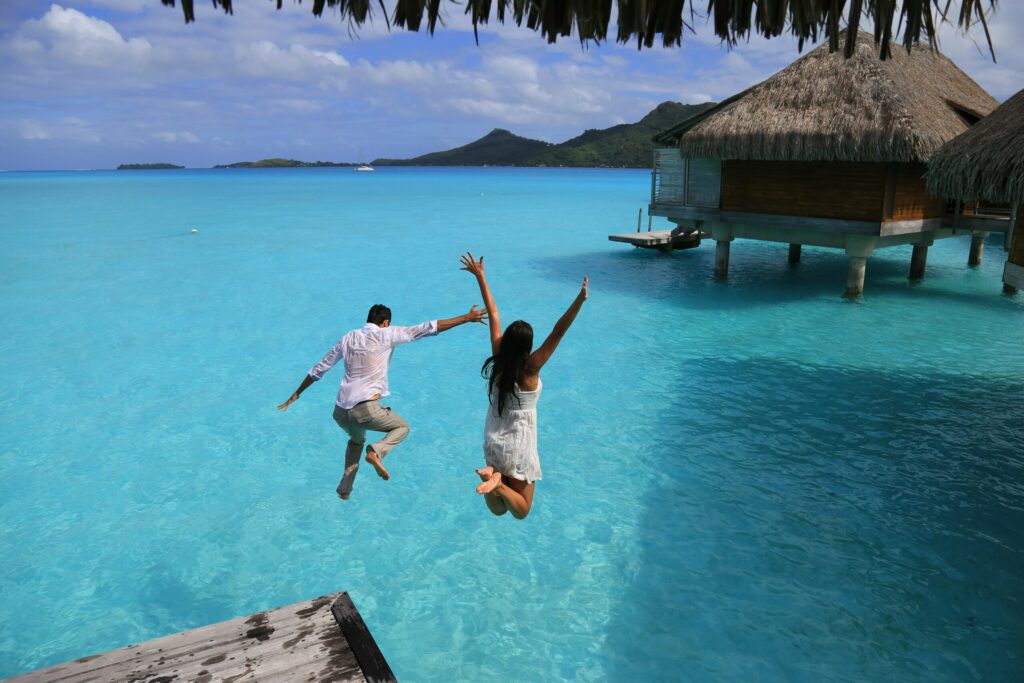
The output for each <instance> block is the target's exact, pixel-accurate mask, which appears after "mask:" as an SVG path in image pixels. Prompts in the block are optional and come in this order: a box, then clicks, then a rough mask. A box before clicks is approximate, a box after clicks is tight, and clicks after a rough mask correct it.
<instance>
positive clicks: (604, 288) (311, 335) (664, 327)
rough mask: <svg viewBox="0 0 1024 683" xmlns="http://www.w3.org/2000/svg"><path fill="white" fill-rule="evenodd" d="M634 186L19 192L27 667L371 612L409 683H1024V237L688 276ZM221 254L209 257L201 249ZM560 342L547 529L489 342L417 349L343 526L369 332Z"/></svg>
mask: <svg viewBox="0 0 1024 683" xmlns="http://www.w3.org/2000/svg"><path fill="white" fill-rule="evenodd" d="M648 190H649V176H648V175H647V174H646V173H645V172H643V171H613V170H554V169H551V170H543V169H533V170H509V169H456V170H438V169H419V170H412V169H381V170H378V171H377V172H376V173H373V174H357V173H352V172H350V171H347V170H323V169H313V170H281V171H275V170H261V171H180V172H148V173H115V172H92V173H30V174H18V173H8V174H4V175H3V177H2V178H0V319H2V321H3V334H2V335H0V410H2V413H0V415H2V419H3V423H2V424H3V429H2V435H0V487H2V488H0V490H2V497H0V556H2V558H3V560H2V562H0V676H5V675H11V674H16V673H19V672H22V671H26V670H29V669H32V668H35V667H40V666H45V665H49V664H53V663H56V662H59V661H62V660H66V659H69V658H74V657H80V656H83V655H88V654H90V653H94V652H97V651H102V650H106V649H109V648H114V647H119V646H123V645H126V644H128V643H132V642H137V641H140V640H144V639H148V638H152V637H156V636H160V635H163V634H167V633H171V632H175V631H178V630H182V629H188V628H192V627H196V626H200V625H204V624H208V623H211V622H215V621H219V620H223V619H227V618H230V617H234V616H237V615H242V614H248V613H251V612H255V611H258V610H262V609H265V608H269V607H274V606H278V605H283V604H287V603H291V602H294V601H298V600H301V599H305V598H309V597H312V596H316V595H319V594H323V593H328V592H333V591H338V590H348V591H350V592H351V594H352V596H353V598H354V600H355V602H356V604H357V606H358V607H359V608H360V610H361V612H362V613H363V615H364V617H365V619H366V621H367V622H368V624H369V626H370V628H371V629H372V631H373V633H374V636H375V637H376V639H377V641H378V642H379V644H380V646H381V648H382V650H383V652H384V653H385V655H386V656H387V658H388V659H389V661H390V663H391V665H392V667H393V668H394V670H395V672H396V673H397V675H398V677H399V678H400V679H402V680H406V681H452V680H463V681H479V680H510V681H511V680H516V681H551V680H580V681H588V680H618V681H655V680H698V681H699V680H726V681H728V680H739V679H745V680H750V679H754V680H807V681H821V680H860V681H875V680H927V681H962V680H974V679H977V680H1013V679H1016V680H1020V679H1021V677H1022V676H1024V659H1022V658H1024V655H1022V652H1024V609H1022V608H1024V605H1022V601H1024V389H1022V386H1024V383H1022V380H1024V347H1022V345H1021V339H1022V338H1024V296H1020V297H1017V298H1009V297H1004V296H1001V295H1000V293H999V291H1000V277H999V275H1000V272H1001V267H1002V265H1001V262H1002V259H1003V256H1002V251H1001V249H999V248H998V247H999V243H998V238H996V237H993V238H992V239H991V240H990V241H989V243H988V246H987V252H986V261H985V263H984V265H983V266H982V267H981V268H979V269H974V270H972V269H968V268H966V267H965V261H966V257H967V241H966V239H955V240H947V241H943V242H940V243H938V244H936V245H935V247H933V249H932V253H931V255H930V262H929V265H928V268H929V271H928V278H927V279H926V280H925V281H924V282H923V283H921V284H919V285H916V286H912V285H910V284H908V283H907V281H906V279H905V273H906V270H907V265H908V262H909V256H910V254H909V248H899V249H893V250H887V251H882V252H880V253H879V254H878V255H877V256H876V257H874V258H873V259H871V261H870V262H869V266H868V275H867V289H866V296H865V297H864V299H863V300H862V301H861V302H859V303H849V302H845V301H843V300H842V299H841V297H840V292H841V290H842V288H843V285H844V281H845V272H846V260H845V258H844V257H843V255H842V254H841V253H839V252H836V251H829V250H818V249H811V248H807V249H805V250H804V258H803V262H802V263H801V264H800V266H799V267H798V268H795V269H791V268H788V267H787V265H786V248H785V245H766V244H761V243H754V242H743V241H738V242H736V243H735V244H734V245H733V258H732V271H731V275H730V279H729V280H728V282H725V283H720V282H714V281H712V279H711V278H710V274H711V269H712V261H713V248H712V246H711V245H705V246H703V247H702V248H700V249H699V250H693V251H687V252H678V253H675V254H672V255H663V254H659V253H656V252H646V251H640V250H634V249H632V248H630V247H627V246H625V245H615V244H611V243H609V242H607V241H606V235H607V234H609V233H611V232H618V231H625V230H629V229H631V226H633V225H635V223H634V221H635V217H636V210H637V208H638V207H639V206H640V205H641V204H643V203H644V201H645V197H646V195H647V192H648ZM193 227H195V228H198V233H197V234H194V235H193V234H191V233H190V230H191V228H193ZM465 249H472V250H473V251H474V252H475V253H477V254H483V255H485V256H486V257H487V259H486V262H487V266H488V272H489V274H490V277H491V279H492V282H493V283H494V289H495V293H496V296H497V300H498V303H499V305H500V306H501V311H502V315H503V317H504V319H505V320H506V321H511V320H514V319H516V318H520V317H521V318H525V319H527V320H529V321H531V322H533V323H534V325H535V327H536V328H537V329H538V334H540V333H541V332H544V331H546V329H547V328H548V327H549V326H550V325H551V324H552V323H553V322H554V321H555V319H556V318H557V316H558V315H559V314H560V313H561V311H562V310H563V308H564V306H566V305H567V304H568V303H569V302H570V300H571V299H572V297H573V296H574V295H575V293H576V291H577V286H578V283H579V281H580V278H581V277H582V276H583V275H584V274H587V275H589V276H590V278H591V282H592V295H591V300H590V301H589V302H588V303H587V305H586V307H585V308H584V310H583V312H582V314H581V315H580V317H579V320H578V321H577V323H576V325H575V326H574V327H573V329H572V331H571V332H570V334H569V335H568V337H567V339H566V340H565V342H564V344H563V346H562V348H561V349H560V350H559V352H558V355H557V356H556V357H555V359H554V360H553V362H552V363H551V364H550V366H549V367H548V368H547V369H546V370H545V392H544V396H543V398H542V400H541V405H540V411H541V421H540V425H541V428H540V442H541V457H542V461H543V464H544V473H545V479H544V480H543V482H541V483H540V484H539V485H538V491H537V499H536V504H535V506H534V510H533V513H532V514H531V516H530V518H529V519H528V520H527V521H525V522H522V523H519V522H515V521H514V520H512V519H509V518H494V517H492V516H491V515H490V514H488V513H487V511H486V509H485V506H484V504H483V502H482V501H481V500H480V499H479V497H478V496H477V495H476V494H475V493H474V491H473V489H474V487H475V485H476V483H477V482H476V480H475V479H476V478H475V475H474V474H473V468H474V467H477V466H479V464H480V463H481V451H480V443H481V435H482V426H483V414H484V405H485V404H484V396H483V387H482V382H481V380H480V379H479V374H478V371H479V366H480V363H481V362H482V360H483V359H484V357H485V355H486V353H487V342H486V332H485V329H484V328H483V327H482V326H481V327H474V328H466V327H462V328H457V329H455V330H453V331H451V332H447V333H445V334H443V335H442V336H440V337H438V338H436V339H428V340H426V341H423V342H419V343H416V344H413V345H412V346H409V347H405V348H402V349H400V350H399V351H398V353H397V354H396V356H395V361H394V364H393V366H392V390H393V393H394V396H393V398H392V399H391V402H390V403H391V405H392V406H393V407H394V408H395V410H396V411H397V412H399V413H400V414H402V415H403V416H405V417H406V418H407V419H408V420H409V421H410V423H411V424H412V434H411V436H410V437H409V439H408V440H407V442H406V443H404V444H403V445H402V446H401V447H400V448H399V449H398V450H397V451H395V453H394V454H393V455H392V456H391V458H389V461H388V462H389V466H390V468H391V471H392V473H393V478H392V480H391V481H389V482H381V481H380V480H378V479H377V478H376V477H375V476H373V474H372V472H370V471H367V469H366V468H364V470H363V471H362V472H361V473H360V475H359V480H358V481H357V482H356V489H355V492H354V494H353V496H352V499H351V500H350V501H348V502H347V503H343V502H341V501H339V500H338V499H337V498H336V497H335V495H334V487H335V484H336V482H337V479H338V477H339V476H340V472H341V458H342V450H343V446H344V440H343V437H342V434H341V432H340V430H339V429H338V428H337V427H336V426H335V425H334V423H333V422H332V420H331V417H330V416H331V410H332V405H333V398H334V393H335V390H336V387H337V382H338V381H339V380H340V374H339V371H338V370H335V371H334V372H333V373H332V374H331V375H329V376H328V378H327V379H326V380H325V381H324V382H322V383H320V384H318V385H315V386H314V387H313V388H311V389H310V390H309V391H308V392H307V393H306V394H305V395H304V396H303V397H302V399H301V400H300V401H299V402H298V403H297V404H296V405H295V406H294V407H293V408H292V409H291V410H290V411H289V412H287V413H280V412H278V411H276V410H275V409H274V406H275V405H276V404H277V403H279V402H280V401H282V400H284V399H285V398H286V397H287V396H288V395H289V394H290V393H291V391H292V390H293V389H294V388H295V386H296V385H297V384H298V382H299V381H300V380H301V379H302V377H303V375H304V373H305V372H306V370H307V369H308V368H309V367H310V366H311V365H312V364H313V363H314V362H316V361H317V360H318V359H319V358H320V357H321V355H322V354H323V353H324V352H325V351H326V350H327V349H328V348H329V347H330V346H331V344H332V343H333V342H334V341H335V340H336V338H338V337H339V336H340V335H341V334H343V333H344V332H345V331H347V330H348V329H350V328H352V327H356V326H358V325H360V324H361V323H362V321H363V320H364V319H365V318H364V316H365V311H366V309H367V307H368V306H369V305H370V304H372V303H377V302H385V303H388V304H390V305H391V306H392V308H393V309H394V312H395V316H396V322H397V323H415V322H419V321H421V320H423V319H427V318H431V317H438V316H450V315H456V314H459V313H462V312H463V311H464V310H466V309H468V308H469V306H470V304H473V303H476V302H477V301H478V300H479V297H478V294H477V292H476V291H475V287H474V283H473V281H472V279H471V278H470V277H469V276H468V275H467V274H466V273H463V272H460V271H459V270H458V269H457V265H458V256H459V253H460V252H461V251H463V250H465Z"/></svg>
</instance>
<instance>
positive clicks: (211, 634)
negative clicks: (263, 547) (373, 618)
mask: <svg viewBox="0 0 1024 683" xmlns="http://www.w3.org/2000/svg"><path fill="white" fill-rule="evenodd" d="M394 680H395V676H394V674H393V673H392V672H391V668H390V667H389V666H388V663H387V662H386V661H385V660H384V657H383V655H381V652H380V650H379V649H378V648H377V644H376V643H375V642H374V640H373V636H371V635H370V632H369V630H368V629H367V628H366V624H364V623H363V619H362V617H361V616H360V615H359V612H358V611H357V610H356V608H355V605H353V604H352V600H351V599H350V598H349V596H348V593H334V594H333V595H324V596H321V597H319V598H314V599H313V600H306V601H303V602H298V603H295V604H294V605H288V606H286V607H279V608H277V609H273V610H269V611H266V612H259V613H257V614H253V615H251V616H248V617H239V618H237V619H232V620H230V621H223V622H221V623H219V624H212V625H210V626H204V627H202V628H197V629H193V630H191V631H184V632H182V633H176V634H174V635H170V636H164V637H162V638H156V639H154V640H148V641H146V642H144V643H139V644H137V645H129V646H128V647H125V648H121V649H120V650H111V651H110V652H104V653H103V654H98V655H92V656H90V657H82V658H81V659H76V660H74V661H71V662H65V663H64V664H57V665H56V666H51V667H48V668H45V669H38V670H36V671H31V672H29V673H27V674H22V675H20V676H15V677H14V678H10V679H7V683H42V682H44V681H45V682H46V683H51V682H54V683H56V682H58V681H59V682H66V683H86V682H87V681H89V682H91V683H99V682H101V681H102V682H105V681H125V682H126V683H127V682H128V681H131V682H133V683H170V682H171V681H174V683H186V682H189V683H191V682H195V683H217V682H223V683H228V682H231V683H234V682H237V683H248V682H254V681H255V682H259V683H277V682H281V681H296V682H298V681H303V682H308V683H313V682H321V681H339V682H345V683H348V682H350V681H351V682H362V681H366V682H367V683H387V682H388V681H394Z"/></svg>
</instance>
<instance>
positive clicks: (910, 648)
mask: <svg viewBox="0 0 1024 683" xmlns="http://www.w3.org/2000/svg"><path fill="white" fill-rule="evenodd" d="M686 375H687V376H686V377H684V378H681V380H680V391H679V396H680V400H679V403H678V405H674V406H673V405H667V406H664V409H665V411H666V413H665V418H666V419H665V420H663V421H662V423H661V425H662V427H661V428H660V429H659V430H658V432H659V433H657V434H656V435H655V438H654V440H653V441H652V443H651V444H650V445H649V446H648V448H649V451H648V452H647V453H646V454H644V457H645V458H646V459H647V461H648V462H649V465H648V467H649V468H650V471H649V472H646V474H647V475H649V476H651V477H652V478H653V479H654V481H655V484H654V486H653V487H652V490H651V491H650V493H649V494H648V495H647V496H646V499H645V500H644V501H643V503H642V505H641V508H642V512H641V513H640V517H639V521H638V522H637V523H638V525H639V529H638V530H637V535H638V537H639V539H640V541H639V545H638V548H637V553H636V554H635V555H633V556H629V557H623V558H622V560H621V561H622V562H623V564H624V568H623V569H624V570H625V571H626V572H627V573H628V575H630V576H631V577H632V578H633V581H632V584H631V587H630V588H629V589H628V590H626V591H625V593H624V594H622V595H621V596H619V597H620V601H619V603H618V605H617V606H616V607H615V608H614V616H613V618H612V619H611V621H610V623H609V625H608V630H607V634H608V638H607V640H606V642H605V646H604V647H605V649H606V651H607V653H608V656H609V659H610V660H611V662H612V664H611V668H610V670H609V671H608V673H609V678H610V679H611V680H644V681H653V680H743V679H744V678H747V677H752V678H753V679H755V680H765V679H767V680H931V681H936V680H965V679H981V680H1024V657H1021V655H1020V652H1021V645H1022V644H1024V389H1022V387H1021V386H1020V384H1018V383H1014V382H1009V381H998V380H988V379H984V378H981V377H976V376H956V375H946V374H939V373H931V374H928V373H920V374H912V375H911V374H903V373H887V372H878V371H864V370H860V369H845V368H842V367H815V366H807V365H796V364H791V363H787V362H784V361H773V360H766V359H756V360H746V361H728V360H721V359H710V360H708V359H698V360H694V361H693V362H692V363H690V364H688V367H687V372H686ZM694 396H700V400H699V402H697V403H694V402H693V401H692V398H693V397H694ZM669 418H671V419H669Z"/></svg>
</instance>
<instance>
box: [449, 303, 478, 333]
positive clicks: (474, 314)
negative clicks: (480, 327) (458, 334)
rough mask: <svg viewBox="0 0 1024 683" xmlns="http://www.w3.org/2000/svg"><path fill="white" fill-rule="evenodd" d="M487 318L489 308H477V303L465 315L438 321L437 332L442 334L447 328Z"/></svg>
mask: <svg viewBox="0 0 1024 683" xmlns="http://www.w3.org/2000/svg"><path fill="white" fill-rule="evenodd" d="M486 320H487V309H486V308H481V309H480V310H477V304H473V306H472V307H471V308H470V309H469V313H466V314H464V315H460V316H456V317H454V318H448V319H447V320H438V321H437V332H438V334H440V333H441V332H444V331H445V330H450V329H452V328H453V327H458V326H459V325H461V324H463V323H483V322H484V321H486Z"/></svg>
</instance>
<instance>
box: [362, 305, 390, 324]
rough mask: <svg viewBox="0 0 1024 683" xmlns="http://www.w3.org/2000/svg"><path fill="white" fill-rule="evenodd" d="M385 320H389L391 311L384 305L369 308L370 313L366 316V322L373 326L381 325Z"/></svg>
mask: <svg viewBox="0 0 1024 683" xmlns="http://www.w3.org/2000/svg"><path fill="white" fill-rule="evenodd" d="M385 320H391V309H390V308H388V307H387V306H385V305H384V304H374V305H372V306H370V312H369V313H367V314H366V322H368V323H373V324H374V325H381V324H383V323H384V321H385Z"/></svg>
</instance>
